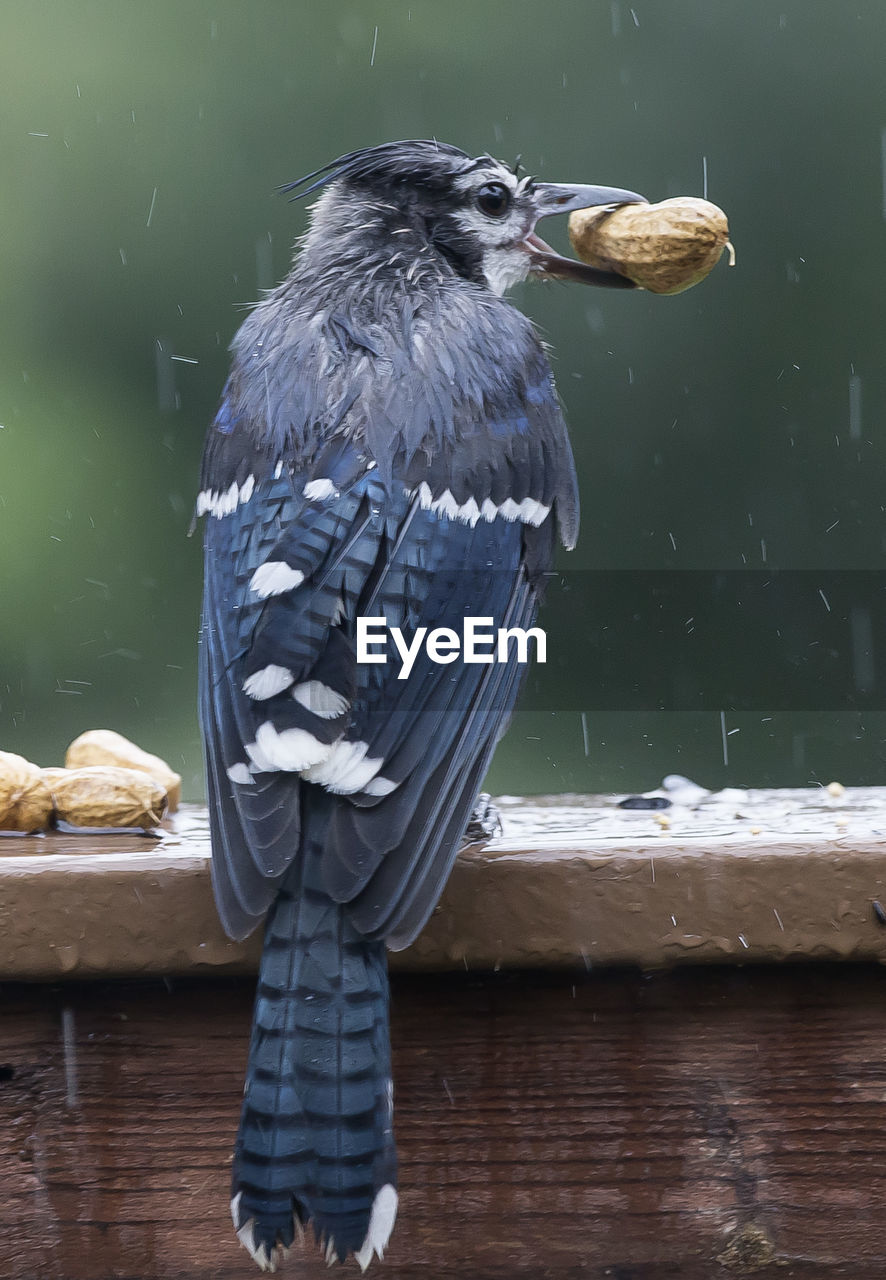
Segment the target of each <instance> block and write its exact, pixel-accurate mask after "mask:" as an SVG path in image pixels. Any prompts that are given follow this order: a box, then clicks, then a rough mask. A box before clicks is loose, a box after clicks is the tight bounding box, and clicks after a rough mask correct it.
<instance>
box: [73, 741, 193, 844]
mask: <svg viewBox="0 0 886 1280" xmlns="http://www.w3.org/2000/svg"><path fill="white" fill-rule="evenodd" d="M88 765H114V766H117V767H119V768H122V769H138V770H139V771H140V772H142V773H146V774H148V776H149V777H151V778H154V779H155V781H157V782H158V783H159V784H160V786H161V787H162V788H163V790H164V791H165V792H166V795H167V798H168V802H169V811H170V812H173V811H174V810H175V809H177V808H178V805H179V801H180V800H181V789H182V780H181V775H180V774H178V773H176V772H175V770H174V769H171V768H170V767H169V765H168V764H167V763H166V761H165V760H161V759H160V757H159V756H153V755H151V753H150V752H149V751H142V749H141V747H138V746H136V744H135V743H134V742H130V741H129V739H128V738H124V737H123V734H122V733H115V731H114V730H113V729H89V730H88V731H87V732H86V733H81V734H80V736H79V738H75V739H74V741H73V742H72V743H71V745H70V746H69V747H68V750H67V751H66V753H65V767H66V768H68V769H82V768H84V767H86V766H88ZM125 825H127V826H128V825H131V824H128V823H127V824H125Z"/></svg>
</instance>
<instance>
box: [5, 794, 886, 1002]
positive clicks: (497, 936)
mask: <svg viewBox="0 0 886 1280" xmlns="http://www.w3.org/2000/svg"><path fill="white" fill-rule="evenodd" d="M684 790H685V789H684ZM700 790H701V789H700V788H695V789H694V791H692V790H690V792H689V794H690V798H691V801H690V802H686V801H680V802H679V803H677V799H679V796H680V795H681V792H679V791H675V792H673V793H672V794H673V795H674V796H675V798H676V799H675V803H674V805H673V807H672V808H671V809H669V810H668V811H667V813H666V814H663V813H661V812H650V811H640V810H624V809H619V808H618V807H617V805H616V804H615V800H614V798H613V797H612V796H609V797H606V796H559V797H556V796H552V797H545V798H537V799H536V800H534V801H532V802H529V801H523V800H517V799H515V798H514V797H511V798H504V799H503V800H502V801H501V812H502V816H503V821H504V834H503V835H502V836H501V837H499V838H497V839H494V840H489V841H487V842H485V843H483V844H479V845H472V846H470V847H469V848H468V849H466V850H463V851H462V853H461V854H460V855H459V857H458V859H457V861H456V864H455V867H454V869H453V872H452V875H451V877H450V880H449V883H448V885H447V886H446V889H445V890H444V893H443V896H442V898H441V900H440V903H439V905H438V907H437V909H436V910H435V912H434V914H433V915H432V917H431V919H430V920H429V921H428V924H427V926H426V928H425V929H424V930H423V931H422V933H421V934H420V936H419V937H418V938H417V939H416V941H415V943H414V944H413V946H411V947H409V948H408V949H407V950H406V951H404V952H401V953H398V954H397V955H396V956H394V957H392V968H398V969H399V968H403V969H412V970H416V969H461V968H462V967H464V966H465V965H468V966H470V967H471V968H472V969H478V968H490V969H491V968H494V967H496V966H500V967H503V968H521V969H525V968H531V967H544V968H548V967H552V966H554V965H566V966H570V965H574V964H575V963H576V962H577V961H579V960H581V959H582V957H584V958H585V959H587V960H588V961H589V962H591V963H593V964H595V965H600V964H610V965H611V964H629V965H637V966H638V967H640V968H657V967H660V966H663V965H674V964H686V963H695V964H697V963H715V964H718V963H723V962H727V961H730V960H731V961H733V962H735V963H745V962H747V961H748V960H752V961H756V962H760V963H769V962H771V961H774V960H782V959H796V958H800V957H803V958H806V959H813V960H819V961H826V960H852V961H871V960H877V961H880V962H886V929H884V928H883V926H882V924H881V923H880V920H879V918H878V915H877V909H876V906H875V904H877V903H879V902H880V900H881V899H882V900H883V901H884V902H886V789H884V788H882V787H881V788H877V787H851V788H848V789H847V790H845V791H843V792H842V793H840V794H838V795H830V794H829V792H828V791H827V790H824V789H822V788H812V787H809V788H805V789H802V790H781V791H779V790H772V791H747V792H745V791H737V790H734V789H733V790H730V791H721V792H716V793H708V792H701V794H700V797H699V796H698V795H697V794H696V793H698V792H700ZM662 822H665V823H667V824H668V825H667V826H662V825H661V823H662ZM209 856H210V854H209V824H208V816H207V812H206V810H205V808H200V807H198V806H196V805H185V806H183V807H182V809H181V811H180V812H179V813H177V814H175V815H174V818H173V820H172V821H171V823H170V824H168V829H167V830H166V831H164V833H163V835H162V837H161V838H148V837H143V836H142V837H140V836H134V835H131V834H129V835H125V834H121V833H114V834H111V835H99V836H89V835H71V834H54V835H48V836H46V837H45V838H44V837H36V836H30V837H28V836H26V837H10V838H4V839H2V840H0V979H4V978H5V979H8V980H10V981H14V980H17V979H24V980H27V981H33V980H37V981H40V980H45V981H55V980H57V979H58V978H61V977H68V978H92V977H104V976H110V977H115V978H117V977H141V976H146V975H148V974H157V975H159V974H181V975H183V974H193V975H195V976H203V975H206V974H207V973H211V972H213V971H214V972H216V973H218V972H240V973H244V972H254V971H255V969H256V967H257V963H258V956H259V951H260V946H261V940H260V937H259V936H257V935H253V936H252V937H251V938H249V939H247V940H246V941H245V942H242V943H238V942H232V941H231V940H230V939H229V938H226V937H225V935H224V932H223V930H222V928H221V925H220V924H219V921H218V916H217V914H216V910H215V904H214V902H213V898H212V889H211V886H210V876H209Z"/></svg>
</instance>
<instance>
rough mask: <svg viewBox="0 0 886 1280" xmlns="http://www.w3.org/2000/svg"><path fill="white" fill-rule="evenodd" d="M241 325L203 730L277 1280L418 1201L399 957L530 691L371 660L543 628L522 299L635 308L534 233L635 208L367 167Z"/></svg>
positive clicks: (513, 681) (247, 1126)
mask: <svg viewBox="0 0 886 1280" xmlns="http://www.w3.org/2000/svg"><path fill="white" fill-rule="evenodd" d="M289 189H290V190H295V191H296V192H297V193H298V194H301V195H306V194H308V193H309V192H315V191H319V193H320V194H319V198H318V199H317V201H316V203H315V204H314V206H313V209H312V216H311V221H310V227H309V230H308V232H307V234H306V235H305V236H304V238H303V240H302V241H301V243H300V246H299V249H298V253H297V256H296V259H295V265H294V266H293V268H292V271H291V273H290V274H289V276H288V277H287V278H286V280H284V282H283V283H282V284H281V285H280V286H279V287H278V288H276V289H274V290H273V291H272V292H270V293H269V294H268V296H267V297H265V298H264V300H263V301H262V302H260V303H259V304H258V306H256V308H255V309H254V311H253V312H252V313H251V314H250V316H249V317H248V318H247V320H246V321H245V323H244V324H243V326H242V328H241V329H240V331H239V333H238V334H237V336H236V338H235V340H234V343H233V361H232V368H231V373H230V376H229V378H228V381H227V384H226V386H225V389H224V393H223V397H222V401H221V407H220V409H219V411H218V414H217V416H216V418H215V421H214V422H213V424H212V426H211V428H210V430H209V434H208V438H207V442H206V449H205V454H204V460H203V472H202V482H201V492H200V495H199V498H198V502H197V513H198V515H205V516H206V517H207V521H206V529H205V590H204V602H203V622H202V630H201V649H200V656H201V663H200V714H201V722H202V730H203V738H204V747H205V760H206V773H207V785H208V798H209V813H210V821H211V826H212V875H213V885H214V890H215V896H216V901H217V904H218V910H219V913H220V916H221V919H222V922H223V924H224V927H225V929H226V930H227V932H228V934H229V935H230V936H231V937H233V938H243V937H245V936H246V935H247V934H249V933H250V932H251V931H252V930H253V929H254V928H256V926H257V925H258V924H259V923H260V922H261V921H262V920H264V919H265V918H267V919H266V927H265V939H264V950H263V955H262V961H261V971H260V975H259V980H258V989H257V995H256V1002H255V1013H254V1022H253V1032H252V1040H251V1047H250V1053H249V1065H248V1070H247V1077H246V1088H245V1096H244V1100H243V1109H242V1115H241V1120H240V1129H239V1134H238V1137H237V1144H236V1152H235V1157H234V1169H233V1184H232V1194H233V1199H232V1213H233V1217H234V1226H235V1229H236V1231H237V1234H238V1236H239V1238H240V1241H241V1243H242V1244H243V1245H245V1247H246V1248H247V1249H248V1250H249V1252H250V1254H251V1255H252V1257H253V1258H254V1259H255V1261H256V1262H257V1263H258V1264H259V1266H260V1267H262V1268H263V1269H265V1270H270V1271H273V1270H275V1268H276V1266H277V1265H278V1263H279V1261H280V1259H281V1258H282V1257H284V1256H285V1254H286V1252H287V1250H288V1247H289V1246H290V1245H291V1244H292V1243H293V1240H294V1238H295V1236H296V1235H297V1234H298V1235H301V1233H302V1230H303V1228H304V1227H305V1226H307V1225H308V1224H310V1225H311V1227H312V1229H313V1232H314V1234H315V1236H316V1238H317V1240H318V1242H319V1243H320V1245H321V1247H322V1248H324V1249H325V1252H326V1258H327V1260H328V1261H330V1262H332V1261H335V1260H340V1261H344V1260H345V1259H346V1258H347V1257H348V1256H349V1255H351V1254H353V1255H354V1257H355V1258H356V1260H357V1262H358V1263H359V1264H360V1266H361V1267H362V1268H364V1269H365V1268H366V1266H367V1265H368V1263H369V1262H370V1260H371V1259H372V1257H373V1256H374V1255H378V1257H381V1256H382V1252H383V1250H384V1248H385V1246H386V1244H387V1242H388V1238H389V1236H390V1233H391V1229H392V1227H393V1224H394V1218H395V1215H396V1209H397V1192H396V1189H395V1188H396V1185H397V1173H396V1152H395V1148H394V1139H393V1133H392V1085H391V1064H390V1047H389V1034H388V984H387V972H386V961H385V955H386V952H385V948H386V946H387V947H391V948H393V949H399V948H402V947H406V946H407V945H408V944H409V943H410V942H411V941H412V940H413V938H415V936H416V934H417V933H418V932H419V930H420V929H421V928H422V926H423V925H424V923H425V921H426V920H427V918H428V916H429V914H430V913H431V911H432V910H433V908H434V905H435V903H436V901H437V898H438V896H439V894H440V892H441V890H442V888H443V885H444V883H445V881H446V878H447V876H448V874H449V870H450V868H451V866H452V862H453V859H454V857H455V854H456V852H457V850H458V848H459V843H460V841H461V839H462V836H463V833H464V831H465V828H466V825H467V823H468V821H469V818H470V816H471V812H472V808H473V806H474V803H475V800H476V798H477V794H478V792H479V789H480V785H481V782H482V780H483V776H484V773H485V772H486V769H487V767H488V765H489V761H490V758H491V756H492V752H493V749H494V747H495V744H496V742H497V740H498V738H499V737H500V736H501V734H502V732H503V730H504V727H505V724H506V722H507V719H508V716H509V714H510V712H511V710H512V708H513V705H514V702H515V700H516V698H517V694H518V691H519V687H520V683H521V673H522V670H523V668H522V667H521V666H520V664H518V663H517V662H510V663H499V662H474V663H467V662H463V661H459V660H455V661H444V662H441V661H435V660H433V655H431V654H430V653H428V652H427V651H425V652H420V653H419V655H418V657H417V658H416V661H415V663H414V665H413V667H412V669H411V671H410V673H409V675H408V678H406V679H403V680H401V679H399V678H398V674H399V664H398V663H397V662H395V661H394V659H395V658H396V656H397V655H396V653H395V652H394V648H393V647H392V646H391V645H390V643H389V644H388V649H387V650H386V651H384V652H383V653H381V654H379V653H376V654H375V656H376V657H378V656H381V657H384V656H386V655H387V657H388V658H389V659H390V660H389V661H372V662H370V661H362V662H360V661H358V660H357V659H358V656H359V653H358V648H357V644H356V637H357V625H358V619H360V618H383V619H385V620H386V622H387V625H388V627H389V628H393V627H395V626H396V627H399V628H400V629H401V632H402V634H403V635H404V636H406V637H411V636H415V635H416V634H417V633H418V631H419V629H420V628H421V627H427V628H438V627H444V628H450V629H452V630H455V631H456V633H460V632H461V630H462V627H463V619H464V618H465V617H466V616H469V617H477V616H483V617H484V618H487V619H492V620H493V626H494V628H505V629H510V628H516V627H523V628H528V627H529V626H531V624H532V622H533V620H534V618H535V615H536V610H537V607H538V603H539V596H540V591H541V586H542V579H543V576H544V574H545V572H546V571H547V570H549V568H550V567H551V563H552V558H553V554H554V549H555V543H556V538H557V533H558V532H559V536H560V538H561V539H562V541H563V542H564V543H565V544H566V546H568V547H571V546H572V545H573V544H574V542H575V539H576V535H577V531H578V491H577V483H576V476H575V470H574V466H573V461H572V454H571V450H570V446H569V440H568V437H567V434H566V429H565V426H564V422H563V418H562V415H561V411H560V407H559V404H558V400H557V395H556V391H555V389H554V383H553V378H552V375H551V370H550V367H549V365H548V361H547V358H546V356H545V353H544V350H543V348H542V344H541V342H540V341H539V338H538V336H537V335H536V333H535V331H534V329H533V327H532V325H531V324H530V322H529V321H528V320H527V319H526V318H525V317H524V316H523V315H522V314H521V313H520V312H519V311H517V310H516V309H515V308H514V307H513V306H511V305H510V304H509V303H508V302H506V301H505V300H504V298H503V296H502V295H503V294H504V293H505V291H506V290H507V289H508V287H509V286H511V285H513V284H515V283H516V282H517V281H520V280H523V279H525V278H526V277H527V276H539V277H546V276H547V277H558V278H562V279H574V280H579V281H584V282H587V283H591V284H604V285H612V286H615V287H624V288H629V287H632V286H631V285H630V282H629V281H627V280H625V279H624V278H622V277H621V276H615V275H609V274H608V273H606V272H602V271H597V270H594V269H593V268H591V267H588V266H585V265H583V264H581V263H578V262H574V261H572V260H571V259H568V258H563V257H560V256H558V255H557V254H556V253H554V251H553V250H552V249H550V248H549V246H548V245H546V244H545V242H544V241H543V240H541V239H540V238H539V237H538V236H537V235H536V233H535V229H534V228H535V224H536V221H537V220H538V219H539V218H542V217H545V216H547V215H548V214H553V213H566V212H568V211H570V210H572V209H577V208H583V207H586V206H589V205H602V204H619V203H624V202H628V201H637V200H641V199H642V197H641V196H638V195H636V194H635V193H633V192H631V191H623V190H620V189H617V188H609V187H596V186H562V185H556V184H552V183H545V182H537V181H535V180H534V179H533V178H530V177H522V178H520V177H518V176H517V174H516V173H514V172H513V171H512V170H511V169H510V168H508V167H507V166H505V165H503V164H501V163H500V162H499V161H497V160H494V159H492V158H491V157H490V156H486V155H483V156H480V157H478V158H471V157H470V156H468V155H466V154H465V153H464V152H463V151H460V150H458V149H457V148H455V147H452V146H446V145H444V144H442V143H437V142H433V141H418V142H394V143H390V144H386V145H383V146H378V147H372V148H369V149H367V150H362V151H355V152H352V153H351V154H349V155H345V156H342V157H340V158H339V159H338V160H335V161H333V162H332V164H330V165H327V166H326V167H325V168H324V169H321V170H318V171H316V172H315V173H313V174H310V175H308V176H307V177H306V178H304V179H302V180H301V181H300V182H299V183H295V184H293V185H292V187H291V188H289Z"/></svg>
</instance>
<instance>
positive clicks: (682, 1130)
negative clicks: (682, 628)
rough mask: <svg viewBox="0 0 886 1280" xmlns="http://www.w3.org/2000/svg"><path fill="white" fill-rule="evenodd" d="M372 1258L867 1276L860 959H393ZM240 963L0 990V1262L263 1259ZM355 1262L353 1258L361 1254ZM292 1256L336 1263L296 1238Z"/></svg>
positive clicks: (627, 1275) (877, 989)
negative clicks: (668, 965) (242, 1230)
mask: <svg viewBox="0 0 886 1280" xmlns="http://www.w3.org/2000/svg"><path fill="white" fill-rule="evenodd" d="M393 992H394V1004H393V1043H394V1067H395V1105H396V1122H397V1133H398V1140H399V1146H400V1153H401V1177H400V1181H401V1205H400V1218H399V1221H398V1224H397V1227H396V1229H395V1232H394V1236H393V1239H392V1243H391V1248H390V1250H389V1253H388V1256H387V1258H386V1259H385V1262H384V1263H383V1264H377V1263H376V1264H374V1267H373V1274H376V1275H377V1276H379V1280H385V1278H386V1280H406V1278H407V1277H409V1278H412V1277H416V1278H417V1277H427V1278H428V1280H449V1278H450V1277H452V1278H454V1277H467V1278H468V1280H471V1278H473V1280H506V1278H508V1277H538V1278H539V1280H548V1278H550V1280H553V1278H555V1277H557V1278H560V1277H562V1278H563V1280H567V1278H569V1280H572V1278H575V1280H578V1278H579V1277H580V1278H581V1280H604V1277H605V1278H607V1280H728V1278H729V1277H739V1276H754V1277H757V1278H758V1280H776V1278H778V1280H788V1278H789V1277H791V1278H793V1277H796V1278H797V1280H833V1278H834V1277H838V1276H839V1277H852V1280H883V1277H884V1276H886V1161H884V1156H883V1145H884V1131H886V1053H884V1048H886V1014H884V996H886V975H884V973H883V971H882V970H881V969H879V968H877V967H875V966H860V965H845V964H844V965H839V966H838V965H832V966H817V965H797V966H781V967H755V968H746V969H739V968H735V967H728V968H725V967H724V968H703V969H680V970H676V971H674V972H672V973H667V974H658V975H653V976H643V975H640V974H638V973H635V972H630V973H629V972H624V971H607V972H603V973H597V972H591V973H586V972H584V971H582V972H581V973H579V974H569V973H562V972H561V973H536V974H532V975H527V974H507V975H505V974H500V975H480V976H476V977H475V976H472V975H470V974H466V975H464V976H463V977H461V978H459V977H453V976H452V975H446V976H436V975H433V976H432V975H422V976H415V975H409V976H406V975H400V976H396V977H395V978H394V982H393ZM251 1000H252V991H251V984H250V983H249V982H248V981H246V980H242V979H231V978H228V979H219V980H215V981H213V982H202V983H200V982H196V981H193V980H188V981H186V982H182V983H178V982H174V983H170V984H164V983H163V982H160V981H154V982H150V983H144V984H133V983H129V984H122V983H120V984H113V983H104V982H103V983H96V984H91V985H90V984H70V985H65V986H58V987H54V988H53V987H48V986H5V987H3V988H2V989H0V1205H2V1210H0V1220H2V1224H3V1230H2V1231H0V1276H2V1277H3V1278H4V1280H111V1278H112V1277H113V1278H115V1280H155V1278H156V1280H161V1278H162V1280H173V1278H174V1280H185V1278H187V1280H193V1278H196V1277H207V1278H209V1277H212V1278H213V1280H234V1278H239V1277H244V1278H245V1277H251V1276H254V1275H258V1274H259V1273H258V1271H257V1270H255V1269H254V1267H253V1264H252V1263H251V1262H250V1261H249V1259H248V1258H247V1256H246V1254H245V1253H244V1252H243V1251H242V1250H241V1249H240V1248H239V1246H238V1244H237V1242H236V1239H235V1238H234V1235H233V1232H232V1230H231V1223H230V1218H229V1217H228V1209H227V1204H228V1194H227V1179H228V1169H229V1161H230V1149H231V1142H232V1139H233V1135H234V1130H235V1127H236V1122H237V1113H238V1106H239V1098H240V1093H241V1087H242V1073H243V1069H244V1065H245V1058H246V1040H247V1034H248V1027H249V1021H250V1012H251ZM347 1270H348V1273H349V1274H359V1273H358V1272H357V1270H356V1268H355V1267H354V1266H353V1264H352V1265H351V1266H350V1267H348V1269H347ZM284 1274H290V1275H293V1276H298V1277H300V1278H303V1280H314V1278H316V1277H321V1276H327V1275H328V1274H329V1272H328V1271H327V1268H326V1266H325V1265H324V1264H323V1263H322V1261H321V1260H320V1259H319V1257H318V1256H315V1254H314V1252H313V1250H312V1249H305V1250H304V1251H298V1255H297V1256H293V1257H292V1258H290V1260H289V1263H288V1264H287V1267H286V1271H285V1273H284Z"/></svg>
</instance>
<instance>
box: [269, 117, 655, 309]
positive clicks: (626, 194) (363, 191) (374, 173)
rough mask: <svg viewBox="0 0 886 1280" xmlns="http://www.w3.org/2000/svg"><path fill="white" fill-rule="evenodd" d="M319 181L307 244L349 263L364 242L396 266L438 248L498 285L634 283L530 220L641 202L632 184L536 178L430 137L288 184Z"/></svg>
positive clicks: (368, 252) (353, 155)
mask: <svg viewBox="0 0 886 1280" xmlns="http://www.w3.org/2000/svg"><path fill="white" fill-rule="evenodd" d="M515 168H516V166H515ZM321 187H322V188H325V190H324V191H323V194H322V196H321V198H320V200H319V201H318V202H317V204H316V206H315V208H314V218H313V223H312V229H311V232H310V233H309V235H308V237H307V239H306V248H307V249H308V250H309V251H310V250H311V248H314V249H315V250H316V249H320V248H322V251H323V252H324V254H325V255H326V256H327V257H328V255H329V254H330V252H331V253H333V254H335V253H336V252H338V253H339V254H340V255H341V261H342V262H343V263H344V262H347V264H348V265H351V264H352V260H353V258H354V257H355V255H357V254H359V253H360V251H361V250H363V251H364V257H365V258H369V257H376V258H378V257H379V256H380V255H382V254H384V253H388V254H390V261H391V263H392V266H396V265H397V264H399V266H400V269H401V270H402V269H404V267H405V266H406V265H407V263H406V259H407V258H409V257H413V258H415V257H416V256H417V255H425V256H426V260H428V257H427V255H430V256H431V259H432V258H433V256H434V255H439V257H440V258H442V259H444V260H445V262H446V263H447V264H448V267H449V268H450V269H451V270H452V271H454V272H455V273H456V274H457V275H459V276H462V277H464V278H465V279H467V280H471V281H473V282H474V283H477V284H483V285H486V286H487V287H488V288H489V289H491V290H492V291H493V292H494V293H498V294H500V293H504V291H505V290H506V289H508V288H509V287H510V286H511V285H513V284H516V283H517V282H518V281H520V280H524V279H525V278H526V277H527V276H530V275H533V276H538V277H554V278H557V279H568V280H578V281H581V282H582V283H585V284H599V285H610V286H614V287H620V288H631V287H633V286H632V283H631V281H629V280H626V279H625V278H624V277H623V276H619V275H614V274H612V273H610V272H606V271H599V270H597V269H596V268H594V267H589V266H586V265H585V264H584V263H581V262H577V261H575V260H574V259H571V258H564V257H561V256H560V255H559V254H557V253H555V252H554V250H553V249H551V248H550V246H549V245H547V244H545V242H544V241H543V240H541V239H540V238H539V237H538V236H537V235H536V233H535V225H536V223H537V222H538V221H539V219H540V218H545V217H547V216H548V215H550V214H553V213H569V212H571V211H572V210H573V209H584V208H589V207H590V206H592V205H617V204H628V203H633V202H638V201H643V199H644V197H643V196H640V195H637V193H636V192H634V191H625V190H622V189H621V188H619V187H598V186H582V185H576V186H572V185H566V184H560V183H553V182H537V181H536V180H535V179H534V178H531V177H528V176H527V177H522V178H521V177H519V176H518V174H517V173H516V172H515V169H511V168H509V167H508V166H507V165H505V164H503V163H502V162H501V161H500V160H495V159H494V158H493V157H492V156H488V155H483V156H478V157H475V158H472V157H471V156H468V155H467V154H466V153H465V152H464V151H460V150H459V149H458V148H457V147H452V146H448V145H446V144H445V143H438V142H434V141H413V142H389V143H384V144H383V145H382V146H378V147H370V148H367V149H366V150H363V151H353V152H350V153H349V154H348V155H345V156H340V157H339V159H338V160H334V161H333V162H332V163H331V164H329V165H327V166H325V167H324V168H323V169H319V170H317V171H316V172H314V173H311V174H308V175H307V176H306V177H304V178H302V179H300V180H299V181H298V182H295V183H292V184H291V185H290V186H289V187H287V188H286V190H290V191H294V192H296V194H297V195H298V196H301V195H307V194H308V193H310V192H313V191H316V190H317V189H318V188H321Z"/></svg>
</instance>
